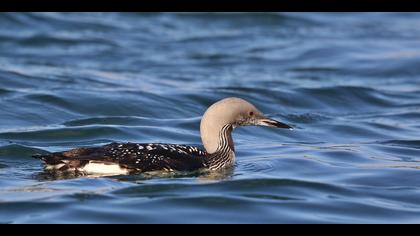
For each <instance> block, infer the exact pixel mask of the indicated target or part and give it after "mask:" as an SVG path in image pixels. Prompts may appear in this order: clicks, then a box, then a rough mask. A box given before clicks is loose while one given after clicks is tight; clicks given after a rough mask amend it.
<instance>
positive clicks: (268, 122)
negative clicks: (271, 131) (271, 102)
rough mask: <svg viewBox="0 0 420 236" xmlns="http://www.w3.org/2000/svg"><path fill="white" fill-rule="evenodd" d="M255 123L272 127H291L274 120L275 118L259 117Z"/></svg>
mask: <svg viewBox="0 0 420 236" xmlns="http://www.w3.org/2000/svg"><path fill="white" fill-rule="evenodd" d="M257 125H261V126H268V127H274V128H283V129H293V128H292V127H291V126H289V125H286V124H284V123H281V122H280V121H276V120H273V119H270V118H266V117H264V118H261V119H259V120H258V122H257Z"/></svg>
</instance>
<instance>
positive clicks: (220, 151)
mask: <svg viewBox="0 0 420 236" xmlns="http://www.w3.org/2000/svg"><path fill="white" fill-rule="evenodd" d="M232 130H233V127H232V125H224V126H222V128H221V129H220V130H219V132H218V135H217V136H216V137H217V139H215V138H216V137H214V139H213V141H214V142H216V140H217V148H216V150H215V151H213V152H209V155H208V157H207V164H208V166H209V168H210V169H221V168H223V167H227V166H232V165H233V164H234V162H235V147H234V145H233V139H232ZM212 145H213V146H214V145H215V144H214V143H213V144H212Z"/></svg>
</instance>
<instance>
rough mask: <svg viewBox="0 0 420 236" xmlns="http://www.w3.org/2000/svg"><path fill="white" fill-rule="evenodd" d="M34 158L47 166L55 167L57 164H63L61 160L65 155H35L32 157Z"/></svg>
mask: <svg viewBox="0 0 420 236" xmlns="http://www.w3.org/2000/svg"><path fill="white" fill-rule="evenodd" d="M32 157H33V158H36V159H39V160H41V161H43V162H44V163H46V164H49V165H55V164H59V163H62V162H61V159H62V158H63V155H60V153H51V154H34V155H32Z"/></svg>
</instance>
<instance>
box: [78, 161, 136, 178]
mask: <svg viewBox="0 0 420 236" xmlns="http://www.w3.org/2000/svg"><path fill="white" fill-rule="evenodd" d="M78 170H79V171H83V172H86V173H87V174H103V175H126V174H128V170H127V169H125V168H121V167H120V165H118V164H108V163H107V164H105V163H97V162H96V163H95V162H89V163H88V164H86V165H85V166H84V167H83V168H78Z"/></svg>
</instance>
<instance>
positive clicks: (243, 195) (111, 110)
mask: <svg viewBox="0 0 420 236" xmlns="http://www.w3.org/2000/svg"><path fill="white" fill-rule="evenodd" d="M229 96H237V97H241V98H244V99H246V100H248V101H250V102H252V103H253V104H255V105H256V107H258V108H259V109H260V110H261V111H263V112H265V113H266V114H268V115H269V116H271V117H273V118H275V119H278V120H281V121H283V122H285V123H287V124H291V125H293V126H294V127H295V129H294V130H293V131H289V130H278V129H270V128H264V127H244V128H240V129H236V130H235V132H234V141H235V147H236V150H237V153H236V156H237V163H236V166H235V168H233V169H231V170H226V171H223V172H216V173H213V174H210V175H197V174H191V175H183V176H177V175H168V176H150V175H144V174H138V175H131V176H113V177H100V178H93V177H78V176H71V175H51V174H49V173H46V172H44V171H43V166H42V165H41V163H39V161H38V160H35V159H32V158H31V157H30V156H31V155H32V154H34V153H44V152H52V151H63V150H67V149H70V148H74V147H81V146H97V145H102V144H106V143H109V142H112V141H120V142H140V143H150V142H161V143H181V144H191V145H201V140H200V136H199V122H200V118H201V115H202V114H203V112H204V111H205V110H206V108H207V107H208V106H209V105H211V104H212V103H213V102H215V101H218V100H220V99H222V98H225V97H229ZM0 105H1V106H0V223H420V123H419V120H420V14H407V13H401V14H400V13H398V14H397V13H363V14H355V13H352V14H342V13H340V14H332V13H330V14H321V13H285V14H280V13H265V14H257V13H247V14H238V13H225V14H210V13H199V14H193V13H188V14H167V13H164V14H140V13H139V14H135V13H130V14H129V13H125V14H117V13H95V14H87V13H65V14H58V13H34V14H19V13H13V14H9V13H2V14H0Z"/></svg>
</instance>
